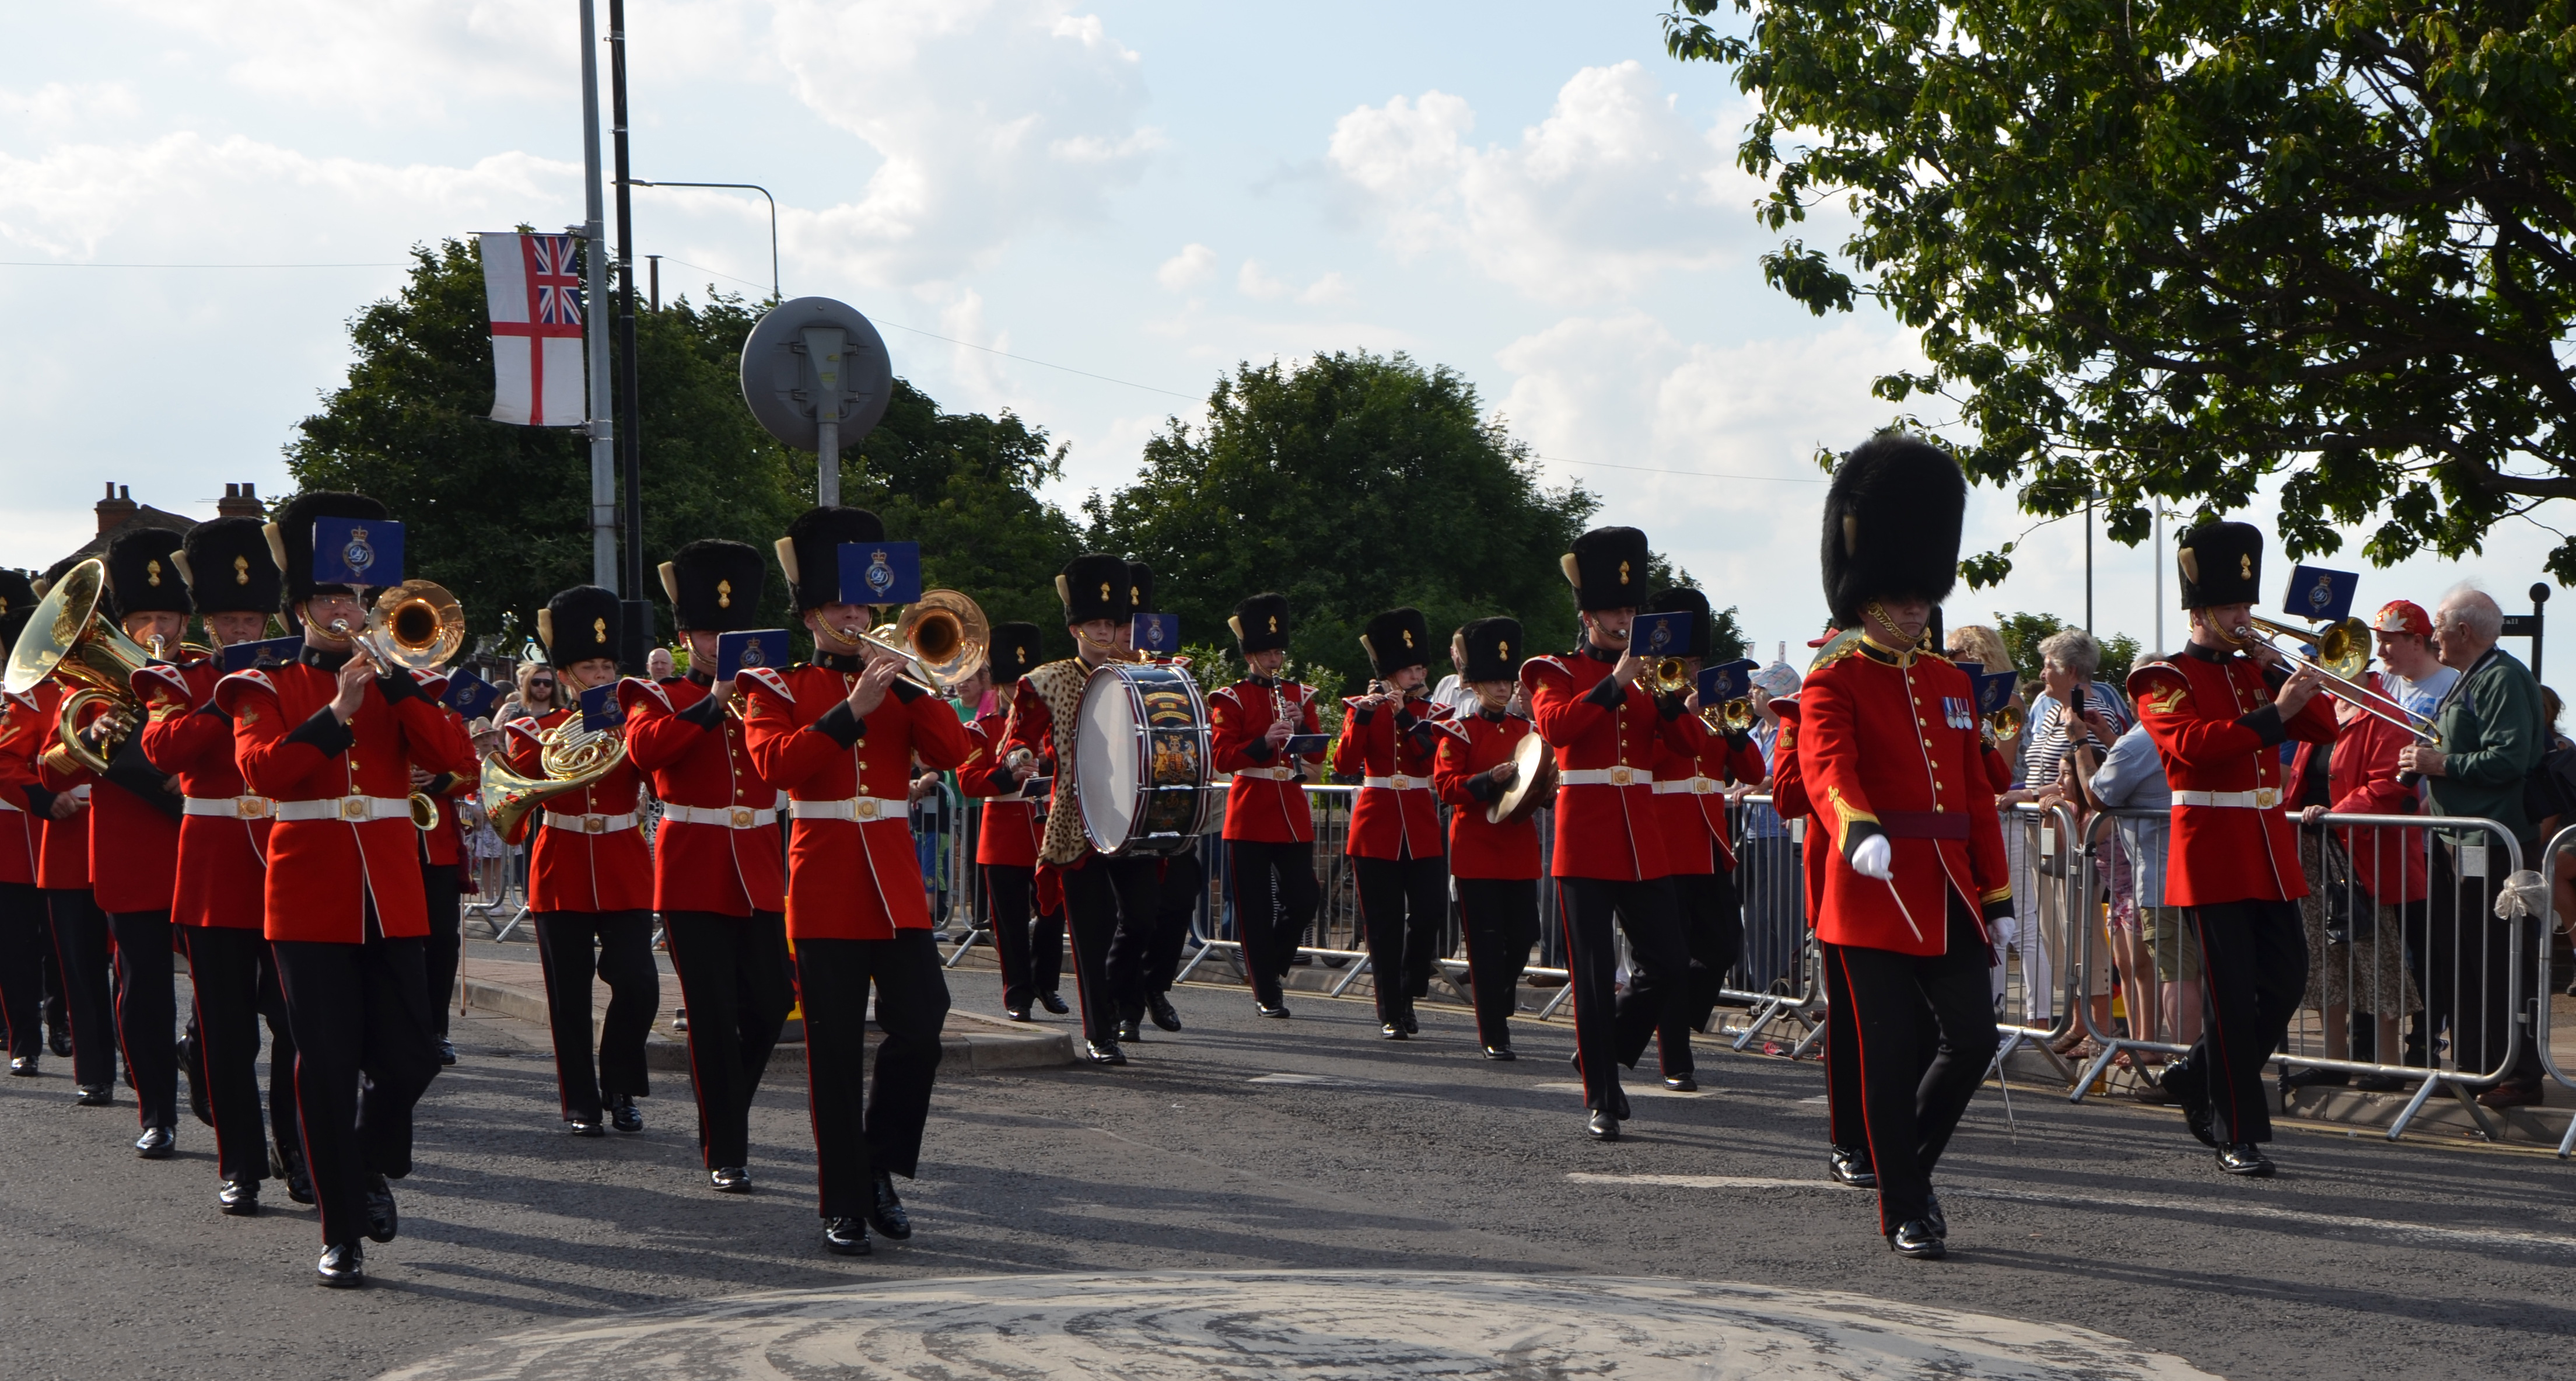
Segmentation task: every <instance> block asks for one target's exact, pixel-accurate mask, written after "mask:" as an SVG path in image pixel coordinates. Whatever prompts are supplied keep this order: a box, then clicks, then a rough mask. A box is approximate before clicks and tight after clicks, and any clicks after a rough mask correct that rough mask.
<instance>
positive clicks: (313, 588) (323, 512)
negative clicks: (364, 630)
mask: <svg viewBox="0 0 2576 1381" xmlns="http://www.w3.org/2000/svg"><path fill="white" fill-rule="evenodd" d="M392 516H393V515H392V514H391V513H390V512H388V511H386V509H385V506H384V505H383V504H382V503H379V502H377V501H376V500H374V499H371V498H368V497H367V496H366V495H364V494H342V493H338V492H336V491H333V490H328V489H322V490H316V491H314V492H313V493H310V494H298V495H296V496H295V497H294V498H292V499H289V500H287V503H286V507H284V508H281V509H279V510H278V511H277V519H276V521H274V522H272V523H270V524H268V526H267V527H266V529H264V530H265V531H266V533H267V534H268V554H269V559H271V560H272V561H275V562H276V563H277V569H278V570H279V571H281V572H283V573H284V574H285V577H286V579H285V582H284V585H283V587H282V589H281V591H280V593H279V597H278V608H279V612H281V613H287V614H292V613H294V612H295V606H296V605H298V604H301V603H303V602H304V601H306V600H308V599H311V598H313V597H314V596H315V595H322V594H333V595H344V594H347V593H349V587H348V586H346V585H316V584H314V583H313V523H314V520H315V519H317V518H376V519H384V518H390V517H392Z"/></svg>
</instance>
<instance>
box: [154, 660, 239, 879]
mask: <svg viewBox="0 0 2576 1381" xmlns="http://www.w3.org/2000/svg"><path fill="white" fill-rule="evenodd" d="M223 679H224V678H223V672H222V670H221V669H220V668H218V667H217V666H216V665H215V664H214V663H213V662H212V661H204V662H199V663H196V664H195V665H193V666H189V667H185V668H174V667H150V668H147V669H145V670H143V671H139V672H136V673H135V675H134V689H135V692H136V693H137V694H139V695H141V696H142V697H143V700H144V703H145V704H146V705H148V706H150V707H151V714H152V720H151V723H149V724H147V725H145V726H144V728H143V751H144V753H145V754H146V755H147V756H149V757H150V758H151V759H152V765H153V766H154V767H157V768H160V769H161V770H162V771H164V772H167V773H169V774H170V775H171V776H173V777H175V778H177V779H178V781H179V790H180V793H181V794H182V795H184V796H185V797H186V798H187V800H188V814H187V815H186V816H185V817H183V818H182V819H181V820H180V821H179V890H178V893H177V895H176V896H174V897H173V898H172V900H171V903H170V919H171V920H172V921H174V922H176V923H177V924H180V925H208V926H222V927H225V928H227V929H232V930H259V929H261V928H262V927H264V926H265V925H266V924H267V919H268V917H267V909H266V907H265V906H264V905H262V902H263V899H264V898H265V897H266V895H267V891H268V831H269V809H270V806H269V800H268V798H267V797H265V796H254V795H252V794H250V789H249V788H248V787H246V786H244V785H243V784H242V774H241V764H240V763H239V762H238V761H236V760H235V759H234V757H233V722H232V719H231V717H229V716H227V715H226V714H225V713H224V712H223V711H222V710H220V709H218V708H216V706H215V686H216V685H217V683H219V682H221V681H222V680H223Z"/></svg>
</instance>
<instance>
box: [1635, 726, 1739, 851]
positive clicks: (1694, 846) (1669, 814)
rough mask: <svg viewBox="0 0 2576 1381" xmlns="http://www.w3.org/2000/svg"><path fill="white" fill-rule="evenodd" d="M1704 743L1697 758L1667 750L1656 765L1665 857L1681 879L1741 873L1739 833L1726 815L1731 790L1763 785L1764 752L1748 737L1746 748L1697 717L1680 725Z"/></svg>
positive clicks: (1657, 806)
mask: <svg viewBox="0 0 2576 1381" xmlns="http://www.w3.org/2000/svg"><path fill="white" fill-rule="evenodd" d="M1677 722H1678V723H1679V724H1680V725H1681V727H1682V729H1683V731H1684V732H1685V733H1688V734H1690V735H1692V736H1693V737H1696V738H1697V739H1698V740H1699V742H1700V748H1699V751H1698V752H1697V753H1696V754H1694V753H1689V752H1684V751H1679V750H1667V751H1666V752H1665V753H1664V755H1663V756H1662V758H1661V759H1660V760H1659V761H1658V762H1657V763H1656V765H1655V803H1656V809H1657V811H1658V812H1659V816H1658V818H1659V819H1660V821H1661V823H1662V825H1663V830H1664V851H1665V856H1666V859H1667V861H1668V863H1669V864H1670V866H1671V868H1672V870H1673V871H1674V872H1675V873H1715V872H1721V871H1722V872H1729V873H1731V872H1734V871H1735V845H1734V843H1733V835H1734V832H1735V827H1734V825H1733V824H1732V823H1730V822H1729V821H1728V819H1727V815H1726V788H1727V787H1728V786H1729V785H1731V784H1733V783H1737V782H1742V783H1746V784H1748V785H1749V784H1755V783H1759V782H1760V781H1761V780H1762V776H1763V767H1762V750H1761V748H1760V747H1758V746H1756V745H1755V744H1754V742H1753V736H1752V735H1750V734H1746V735H1744V736H1743V742H1742V743H1740V744H1735V743H1730V742H1729V741H1728V738H1727V736H1726V735H1725V734H1722V733H1719V732H1717V731H1715V730H1712V729H1710V728H1709V727H1708V721H1706V720H1704V719H1701V718H1699V717H1697V716H1696V715H1684V716H1683V717H1682V718H1681V720H1679V721H1677Z"/></svg>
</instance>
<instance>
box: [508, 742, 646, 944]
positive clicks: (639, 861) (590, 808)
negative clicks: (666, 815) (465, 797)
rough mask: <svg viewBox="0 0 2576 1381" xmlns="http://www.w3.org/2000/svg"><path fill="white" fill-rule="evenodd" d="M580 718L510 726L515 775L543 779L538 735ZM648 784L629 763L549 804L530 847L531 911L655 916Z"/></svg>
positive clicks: (529, 897) (552, 799) (627, 761)
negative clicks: (644, 808)
mask: <svg viewBox="0 0 2576 1381" xmlns="http://www.w3.org/2000/svg"><path fill="white" fill-rule="evenodd" d="M579 714H580V711H578V710H571V709H563V710H556V711H554V712H553V713H551V714H548V715H546V716H545V717H544V718H542V719H514V720H512V721H510V724H509V744H510V750H509V752H510V770H511V771H513V772H516V773H519V774H520V775H522V776H528V777H535V776H542V775H544V772H545V768H544V767H543V765H542V764H541V762H540V759H541V758H542V757H543V755H544V747H543V745H542V744H541V743H540V742H539V740H538V737H537V735H538V733H539V732H540V731H542V730H546V729H551V728H553V727H555V726H556V725H558V724H562V723H565V722H567V721H570V720H573V719H575V718H577V717H578V716H579ZM643 781H644V778H643V774H642V773H640V772H638V771H636V769H635V760H634V759H633V758H632V757H629V758H628V759H627V760H626V761H624V762H621V763H619V764H618V765H617V766H616V767H615V768H613V769H611V770H610V772H609V773H608V775H607V776H605V777H602V778H600V779H599V780H598V781H595V782H593V783H591V784H590V785H588V786H586V787H583V788H582V789H581V790H579V791H567V792H565V793H564V794H562V795H560V796H555V797H551V798H549V799H548V800H547V801H546V803H545V805H544V806H543V807H542V808H541V811H540V814H539V815H538V817H537V819H538V821H539V823H538V826H537V837H536V839H535V841H534V842H533V843H531V844H530V845H529V846H528V909H529V910H531V911H534V912H536V913H538V914H539V915H544V914H546V913H547V912H552V911H584V912H605V911H649V910H651V909H652V907H653V851H652V849H651V847H650V846H648V845H646V844H645V842H644V831H643V828H642V821H640V820H639V819H638V818H637V814H638V812H637V810H636V807H637V805H638V803H639V798H640V797H641V796H642V794H643V793H642V791H641V789H640V788H641V787H642V785H643Z"/></svg>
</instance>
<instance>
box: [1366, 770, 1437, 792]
mask: <svg viewBox="0 0 2576 1381" xmlns="http://www.w3.org/2000/svg"><path fill="white" fill-rule="evenodd" d="M1360 785H1362V786H1376V787H1384V788H1385V789H1387V790H1389V791H1429V790H1430V789H1431V779H1430V778H1429V777H1408V776H1406V775H1404V774H1403V773H1401V772H1399V773H1397V774H1395V775H1394V776H1392V777H1362V778H1360Z"/></svg>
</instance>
